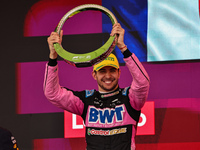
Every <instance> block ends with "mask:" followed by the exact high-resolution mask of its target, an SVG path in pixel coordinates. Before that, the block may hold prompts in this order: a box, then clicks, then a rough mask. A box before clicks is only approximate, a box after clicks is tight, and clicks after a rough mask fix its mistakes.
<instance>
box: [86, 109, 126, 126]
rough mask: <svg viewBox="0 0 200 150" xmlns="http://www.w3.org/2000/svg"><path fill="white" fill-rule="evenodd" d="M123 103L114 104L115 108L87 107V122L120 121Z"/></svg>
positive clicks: (105, 122)
mask: <svg viewBox="0 0 200 150" xmlns="http://www.w3.org/2000/svg"><path fill="white" fill-rule="evenodd" d="M124 112H125V111H124V105H120V106H116V107H115V108H104V109H100V108H96V107H93V106H90V107H89V116H88V119H89V123H97V122H98V123H100V124H111V123H113V122H114V121H116V122H122V121H123V114H124Z"/></svg>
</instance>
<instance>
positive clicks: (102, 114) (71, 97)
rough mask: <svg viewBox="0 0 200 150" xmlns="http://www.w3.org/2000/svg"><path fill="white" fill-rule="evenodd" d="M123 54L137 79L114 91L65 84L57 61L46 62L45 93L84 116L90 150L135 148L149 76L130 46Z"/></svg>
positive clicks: (61, 106)
mask: <svg viewBox="0 0 200 150" xmlns="http://www.w3.org/2000/svg"><path fill="white" fill-rule="evenodd" d="M123 54H124V61H125V62H126V65H127V67H128V68H129V71H130V73H131V75H132V78H133V81H132V83H131V86H130V87H126V88H118V89H117V90H115V91H113V92H110V93H100V92H98V91H96V90H84V91H73V90H70V89H67V88H65V87H61V86H60V84H59V78H58V65H57V61H56V60H51V59H50V61H49V63H48V64H47V65H46V72H45V80H44V93H45V96H46V97H47V99H48V100H49V101H50V102H51V103H53V104H54V105H56V106H57V107H60V108H62V109H64V110H67V111H69V112H71V113H74V114H77V115H80V116H81V117H82V118H83V120H84V124H85V126H86V142H87V150H131V149H132V150H135V135H136V129H137V123H138V121H139V117H140V110H141V108H142V107H143V105H144V103H145V101H146V99H147V95H148V91H149V76H148V74H147V72H146V71H145V69H144V67H143V66H142V64H141V63H140V62H139V60H138V58H137V57H136V56H135V55H134V54H132V53H131V52H130V51H129V50H126V51H125V52H124V53H123Z"/></svg>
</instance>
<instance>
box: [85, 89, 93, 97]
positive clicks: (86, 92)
mask: <svg viewBox="0 0 200 150" xmlns="http://www.w3.org/2000/svg"><path fill="white" fill-rule="evenodd" d="M93 94H94V90H85V97H86V98H87V97H90V96H92V95H93Z"/></svg>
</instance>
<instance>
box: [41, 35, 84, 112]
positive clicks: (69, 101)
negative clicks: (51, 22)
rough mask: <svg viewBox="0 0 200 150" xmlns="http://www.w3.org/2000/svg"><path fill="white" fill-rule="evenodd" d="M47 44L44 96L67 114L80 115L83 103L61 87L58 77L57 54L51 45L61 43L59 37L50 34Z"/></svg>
mask: <svg viewBox="0 0 200 150" xmlns="http://www.w3.org/2000/svg"><path fill="white" fill-rule="evenodd" d="M47 41H48V44H49V50H50V54H49V62H48V64H46V69H45V77H44V94H45V96H46V98H47V99H48V100H49V101H50V102H51V103H52V104H54V105H56V106H57V107H59V108H62V109H64V110H67V111H69V112H72V113H75V114H78V115H81V114H82V112H83V108H84V105H83V102H82V101H81V100H80V98H79V97H77V96H75V95H74V94H73V92H72V91H70V90H67V89H66V88H64V87H61V86H60V84H59V77H58V64H57V53H56V51H55V49H54V47H53V43H55V42H58V43H61V42H62V31H61V36H59V35H58V34H57V33H55V32H52V33H51V35H50V36H49V37H48V40H47Z"/></svg>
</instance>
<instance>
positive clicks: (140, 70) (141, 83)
mask: <svg viewBox="0 0 200 150" xmlns="http://www.w3.org/2000/svg"><path fill="white" fill-rule="evenodd" d="M124 61H125V62H126V66H127V67H128V69H129V71H130V73H131V75H132V78H133V81H132V83H131V88H130V90H129V98H130V103H131V106H132V107H133V108H134V109H136V110H141V108H142V107H143V106H144V103H145V101H146V100H147V96H148V92H149V84H150V80H149V76H148V74H147V72H146V70H145V69H144V67H143V65H142V64H141V63H140V61H139V60H138V58H137V57H136V56H135V54H132V56H130V57H128V58H124Z"/></svg>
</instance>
